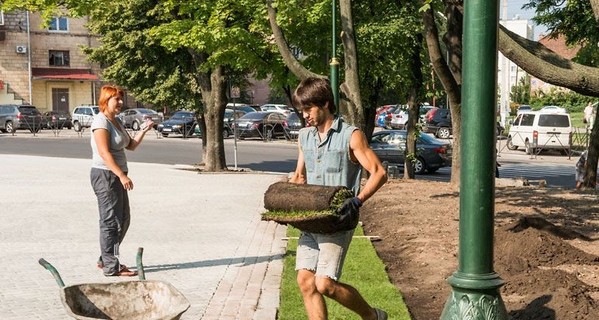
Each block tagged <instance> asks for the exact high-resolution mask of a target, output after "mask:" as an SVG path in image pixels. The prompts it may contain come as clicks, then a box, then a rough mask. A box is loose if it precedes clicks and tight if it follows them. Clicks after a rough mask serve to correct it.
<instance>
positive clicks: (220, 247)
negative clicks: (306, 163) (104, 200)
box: [0, 155, 285, 320]
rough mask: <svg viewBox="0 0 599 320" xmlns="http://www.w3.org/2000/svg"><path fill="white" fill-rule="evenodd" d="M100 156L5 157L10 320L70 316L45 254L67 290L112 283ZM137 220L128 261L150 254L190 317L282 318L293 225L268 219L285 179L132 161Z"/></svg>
mask: <svg viewBox="0 0 599 320" xmlns="http://www.w3.org/2000/svg"><path fill="white" fill-rule="evenodd" d="M89 164H90V160H81V159H64V158H45V157H30V156H15V155H0V181H3V187H2V194H1V197H0V208H1V209H0V219H1V221H2V224H0V252H2V256H3V257H2V259H0V268H1V270H2V276H1V277H0V279H1V281H2V286H0V319H4V320H12V319H69V317H68V316H67V314H66V312H65V309H64V307H63V305H62V303H61V301H60V294H59V289H58V286H57V284H56V282H55V281H54V279H53V278H52V276H51V274H50V273H49V272H48V271H46V270H45V269H43V268H42V267H41V266H39V265H38V263H37V260H38V259H39V258H41V257H43V258H45V259H46V260H48V261H49V262H50V263H52V264H53V265H54V266H55V267H56V268H57V269H58V271H59V272H60V273H61V275H62V278H63V280H64V282H65V284H66V285H67V286H68V285H73V284H78V283H94V282H99V283H108V282H115V281H126V280H131V279H125V278H118V277H104V276H103V275H102V273H101V271H100V270H99V269H97V268H96V266H95V261H96V259H97V257H98V254H99V242H98V222H97V221H98V212H97V205H96V200H95V196H94V194H93V191H92V189H91V186H90V183H89ZM129 165H130V170H129V172H130V177H131V178H132V180H133V182H134V185H135V187H134V190H133V191H131V192H130V193H129V196H130V202H131V209H132V221H131V227H130V229H129V232H128V234H127V236H126V238H125V241H124V243H123V244H122V246H121V256H120V257H121V261H122V262H123V263H124V264H127V265H130V266H133V265H134V264H135V253H136V251H137V248H138V247H143V248H144V266H145V270H146V278H147V279H149V280H150V279H151V280H161V281H166V282H169V283H171V284H172V285H173V286H174V287H175V288H177V289H178V290H179V291H181V293H182V294H183V295H184V296H185V297H186V298H187V299H188V300H189V302H190V304H191V307H190V308H189V310H187V312H185V313H184V314H183V316H182V317H181V319H207V320H208V319H219V320H226V319H259V320H270V319H273V320H274V319H276V314H277V309H278V306H279V286H280V276H281V272H282V268H283V262H282V258H283V254H284V252H285V242H284V241H283V240H281V238H283V237H284V236H285V227H282V226H280V225H277V224H274V223H272V222H268V223H267V222H263V221H260V215H259V214H260V213H261V212H262V211H263V210H264V209H263V195H264V192H265V190H266V188H267V187H268V186H269V185H270V184H272V183H273V182H275V181H278V180H279V179H280V176H276V175H267V174H245V173H244V174H198V173H196V172H193V171H187V170H176V169H175V168H174V167H173V166H168V165H157V164H145V163H129Z"/></svg>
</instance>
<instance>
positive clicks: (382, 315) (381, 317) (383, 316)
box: [374, 308, 387, 320]
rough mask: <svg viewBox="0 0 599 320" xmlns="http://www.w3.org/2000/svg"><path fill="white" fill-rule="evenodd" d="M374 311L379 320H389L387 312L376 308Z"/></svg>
mask: <svg viewBox="0 0 599 320" xmlns="http://www.w3.org/2000/svg"><path fill="white" fill-rule="evenodd" d="M374 311H375V312H376V319H377V320H387V312H385V311H383V310H381V309H377V308H374Z"/></svg>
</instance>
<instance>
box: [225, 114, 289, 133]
mask: <svg viewBox="0 0 599 320" xmlns="http://www.w3.org/2000/svg"><path fill="white" fill-rule="evenodd" d="M285 119H287V116H285V115H284V114H283V113H280V112H275V111H260V112H250V113H246V114H245V115H244V116H243V117H241V118H239V119H237V120H236V121H235V127H236V131H237V137H238V138H239V139H244V138H262V139H263V140H270V139H273V138H277V137H285V134H286V130H287V129H286V128H285V126H286V125H287V123H286V121H285Z"/></svg>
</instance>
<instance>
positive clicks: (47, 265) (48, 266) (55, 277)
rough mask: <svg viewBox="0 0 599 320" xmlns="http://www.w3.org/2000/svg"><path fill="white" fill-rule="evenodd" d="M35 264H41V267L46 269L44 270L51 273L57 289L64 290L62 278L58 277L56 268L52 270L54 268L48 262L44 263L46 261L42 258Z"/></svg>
mask: <svg viewBox="0 0 599 320" xmlns="http://www.w3.org/2000/svg"><path fill="white" fill-rule="evenodd" d="M37 262H39V264H41V265H42V267H44V268H46V270H48V271H50V273H52V276H54V280H56V283H57V284H58V286H59V287H61V288H64V282H63V281H62V278H61V277H60V274H59V273H58V270H56V268H54V266H53V265H51V264H50V262H48V261H46V259H44V258H40V259H39V260H38V261H37Z"/></svg>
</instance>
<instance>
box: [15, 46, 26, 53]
mask: <svg viewBox="0 0 599 320" xmlns="http://www.w3.org/2000/svg"><path fill="white" fill-rule="evenodd" d="M17 53H27V46H17Z"/></svg>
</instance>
